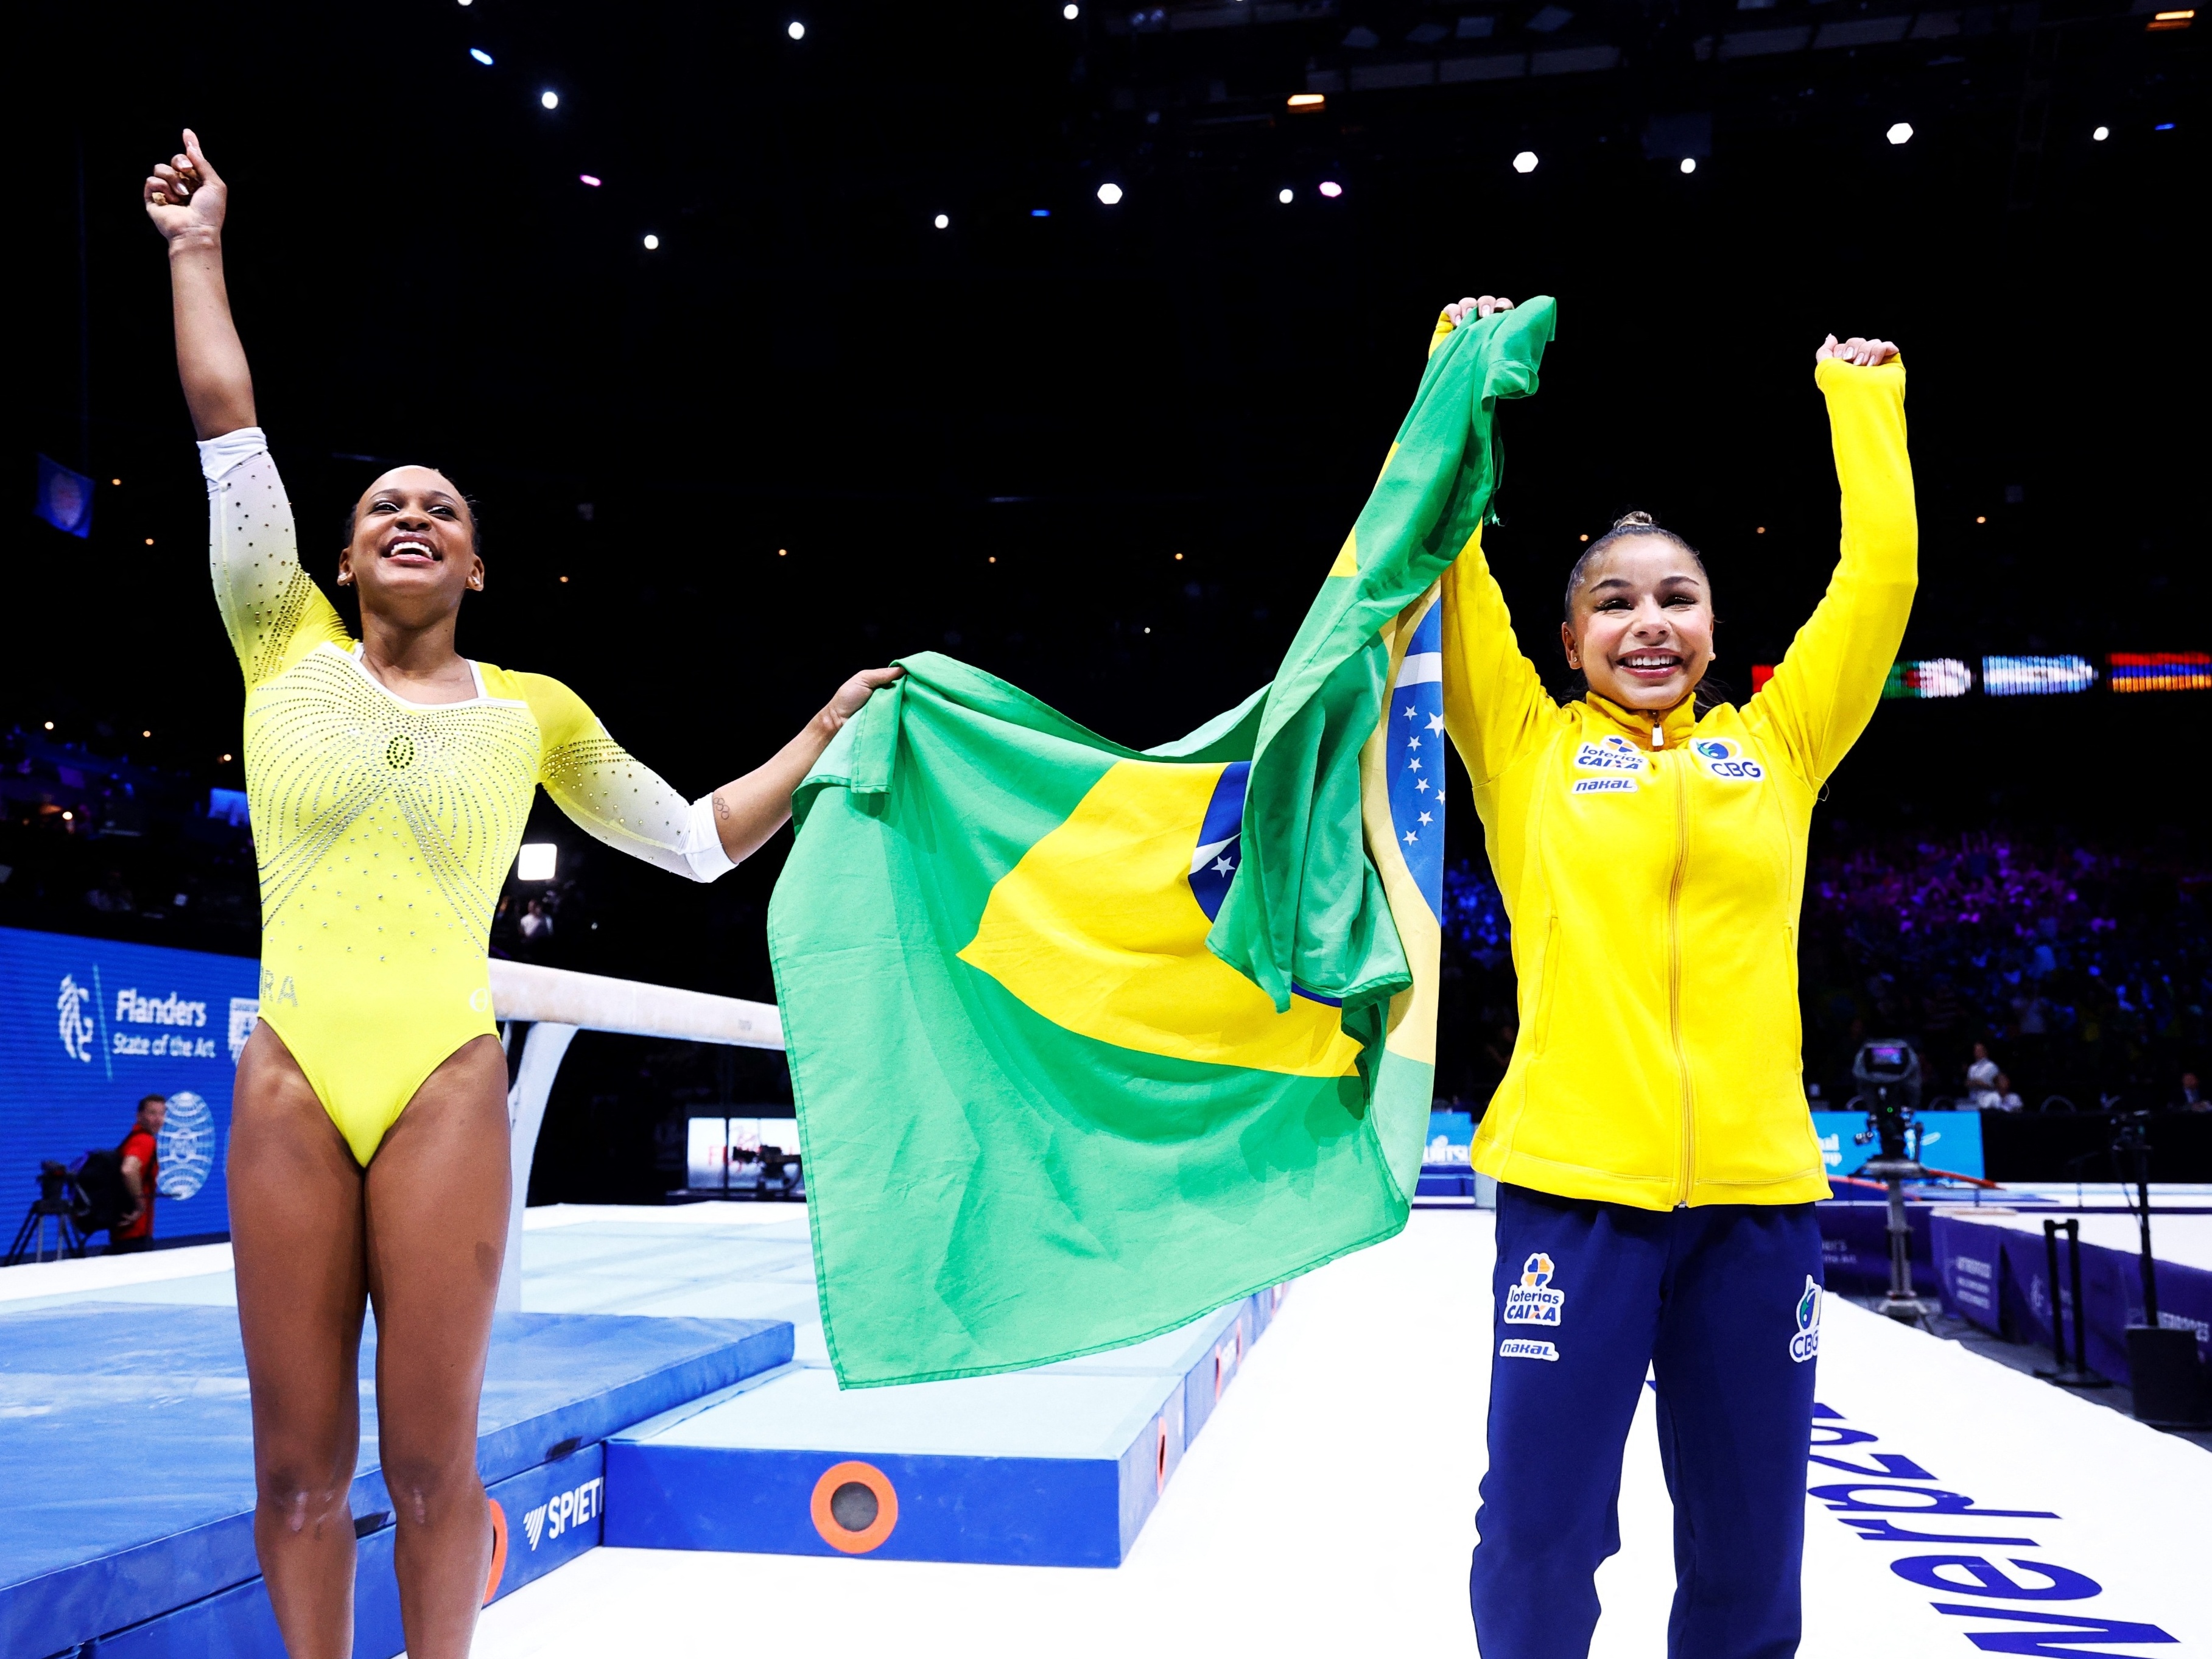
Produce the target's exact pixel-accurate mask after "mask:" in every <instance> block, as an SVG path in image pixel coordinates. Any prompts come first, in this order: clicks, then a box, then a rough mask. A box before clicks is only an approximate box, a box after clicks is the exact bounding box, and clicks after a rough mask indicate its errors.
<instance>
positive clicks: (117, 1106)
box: [0, 927, 260, 1238]
mask: <svg viewBox="0 0 2212 1659" xmlns="http://www.w3.org/2000/svg"><path fill="white" fill-rule="evenodd" d="M259 973H260V969H259V964H258V963H255V962H254V961H253V960H252V958H250V957H219V956H210V955H208V954H207V953H205V952H204V951H171V950H166V949H164V948H162V947H161V946H159V945H118V944H115V943H114V942H112V941H111V940H107V939H79V938H77V937H76V936H75V935H73V934H70V933H26V932H23V931H22V930H21V929H19V928H14V927H0V1221H4V1222H5V1223H6V1224H7V1225H8V1226H9V1229H10V1230H11V1231H12V1229H13V1227H14V1225H15V1221H16V1220H17V1219H18V1218H19V1217H20V1215H21V1210H22V1209H23V1208H27V1207H28V1206H29V1205H30V1204H31V1202H32V1200H34V1199H35V1198H37V1196H38V1194H39V1188H38V1178H39V1165H40V1162H41V1161H43V1160H45V1159H47V1158H52V1159H55V1160H57V1161H58V1162H60V1163H64V1164H69V1163H73V1162H75V1161H76V1159H78V1158H82V1157H83V1156H84V1154H85V1153H86V1152H88V1151H89V1150H91V1149H92V1148H94V1147H96V1146H100V1147H112V1146H116V1145H118V1143H119V1142H120V1141H121V1140H122V1139H123V1137H124V1136H125V1134H127V1133H129V1132H130V1129H131V1119H132V1117H133V1116H134V1115H136V1114H137V1109H138V1101H139V1098H140V1097H142V1096H144V1095H167V1097H168V1098H169V1116H168V1121H167V1123H165V1124H164V1125H163V1126H162V1128H161V1152H160V1155H161V1189H160V1190H161V1200H160V1202H159V1203H158V1204H157V1205H156V1206H155V1211H154V1233H155V1237H157V1238H161V1237H168V1238H174V1237H179V1235H182V1234H187V1233H224V1232H228V1231H230V1202H229V1195H228V1191H227V1189H226V1188H225V1186H224V1183H223V1170H222V1161H223V1154H224V1153H225V1152H227V1151H228V1148H229V1144H230V1085H231V1079H232V1077H233V1075H234V1073H235V1072H236V1069H237V1066H238V1056H239V1053H240V1050H241V1049H243V1048H245V1047H246V1038H247V1037H248V1036H252V1032H253V1022H254V1019H255V1018H256V1016H257V1014H258V1009H259V1005H258V1002H257V1001H256V1000H255V999H256V996H257V994H258V984H257V981H258V977H259Z"/></svg>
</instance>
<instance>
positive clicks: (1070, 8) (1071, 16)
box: [1060, 0, 1083, 23]
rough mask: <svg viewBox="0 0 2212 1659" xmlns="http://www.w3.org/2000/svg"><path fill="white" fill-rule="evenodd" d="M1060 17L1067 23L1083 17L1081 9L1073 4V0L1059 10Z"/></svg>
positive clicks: (1069, 0)
mask: <svg viewBox="0 0 2212 1659" xmlns="http://www.w3.org/2000/svg"><path fill="white" fill-rule="evenodd" d="M1060 15H1061V16H1062V17H1065V18H1066V19H1067V21H1069V22H1071V23H1073V21H1075V20H1076V19H1077V18H1079V17H1080V16H1082V15H1083V8H1082V7H1080V6H1079V5H1077V4H1075V3H1074V0H1068V3H1067V4H1066V5H1064V6H1062V7H1061V8H1060Z"/></svg>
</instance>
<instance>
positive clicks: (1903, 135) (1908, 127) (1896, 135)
mask: <svg viewBox="0 0 2212 1659" xmlns="http://www.w3.org/2000/svg"><path fill="white" fill-rule="evenodd" d="M1882 137H1885V138H1887V139H1888V140H1889V142H1890V143H1893V144H1909V143H1911V142H1912V123H1911V122H1910V121H1899V123H1898V124H1897V125H1895V126H1893V127H1892V128H1891V129H1890V130H1889V131H1887V132H1886V133H1884V134H1883V135H1882Z"/></svg>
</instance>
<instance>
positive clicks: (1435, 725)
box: [1429, 714, 1444, 732]
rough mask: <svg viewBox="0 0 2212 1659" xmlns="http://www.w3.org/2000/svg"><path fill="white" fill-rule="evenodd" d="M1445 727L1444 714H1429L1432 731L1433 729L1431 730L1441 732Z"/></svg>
mask: <svg viewBox="0 0 2212 1659" xmlns="http://www.w3.org/2000/svg"><path fill="white" fill-rule="evenodd" d="M1443 729H1444V717H1443V715H1442V714H1431V715H1430V716H1429V730H1430V731H1431V732H1441V731H1443Z"/></svg>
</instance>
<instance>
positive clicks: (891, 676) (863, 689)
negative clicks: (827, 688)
mask: <svg viewBox="0 0 2212 1659" xmlns="http://www.w3.org/2000/svg"><path fill="white" fill-rule="evenodd" d="M905 672H906V670H905V669H903V668H864V669H862V670H861V671H860V672H859V673H857V674H855V675H854V676H853V678H851V679H849V680H847V681H846V682H845V683H844V684H842V685H841V686H839V687H838V688H837V695H836V696H834V697H832V698H830V699H829V708H827V709H826V710H824V711H823V712H824V713H826V714H828V715H829V718H830V719H831V720H834V721H836V724H837V725H839V726H842V725H844V723H845V722H846V721H847V720H850V719H852V718H853V716H854V715H855V714H859V713H860V709H861V707H862V705H864V704H865V703H866V702H867V701H868V696H869V694H870V693H872V691H874V690H876V689H877V688H878V687H879V686H885V685H889V684H890V683H891V682H892V681H893V680H895V679H897V678H899V677H900V676H901V675H902V674H904V673H905Z"/></svg>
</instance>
